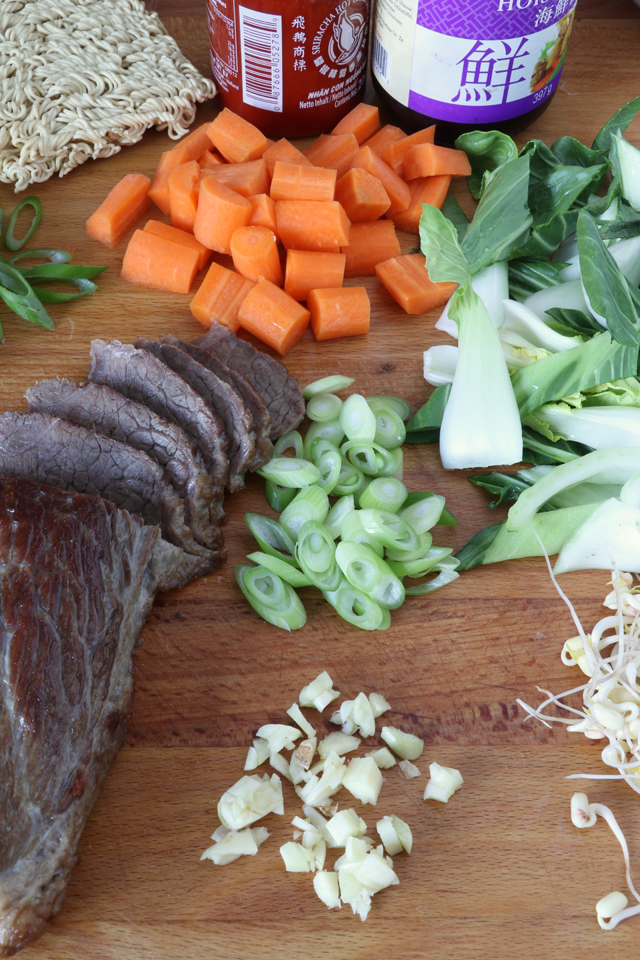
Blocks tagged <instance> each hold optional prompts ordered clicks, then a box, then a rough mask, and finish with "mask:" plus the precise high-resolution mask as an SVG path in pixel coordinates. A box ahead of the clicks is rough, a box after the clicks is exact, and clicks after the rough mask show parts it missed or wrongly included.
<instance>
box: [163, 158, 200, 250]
mask: <svg viewBox="0 0 640 960" xmlns="http://www.w3.org/2000/svg"><path fill="white" fill-rule="evenodd" d="M199 193H200V164H199V163H198V161H197V160H190V161H189V163H181V164H180V166H179V167H176V169H175V170H174V171H173V173H172V174H171V175H170V177H169V207H170V210H171V223H172V224H173V226H174V227H178V228H179V229H180V230H191V232H193V223H194V220H195V218H196V210H197V209H198V194H199Z"/></svg>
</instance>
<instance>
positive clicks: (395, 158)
mask: <svg viewBox="0 0 640 960" xmlns="http://www.w3.org/2000/svg"><path fill="white" fill-rule="evenodd" d="M435 132H436V128H435V125H434V124H432V125H431V126H430V127H425V128H424V130H417V131H416V132H415V133H412V134H411V135H410V136H408V137H403V138H402V139H400V140H396V142H395V143H391V144H389V145H388V146H387V147H386V148H385V149H384V150H383V151H382V154H381V156H382V159H383V160H384V162H385V163H386V164H387V165H388V166H390V167H391V169H392V170H393V171H394V173H397V174H398V176H399V177H402V176H404V174H403V170H402V165H403V163H404V158H405V157H406V155H407V154H408V153H409V150H413V148H414V147H417V146H418V145H419V144H421V143H433V138H434V136H435Z"/></svg>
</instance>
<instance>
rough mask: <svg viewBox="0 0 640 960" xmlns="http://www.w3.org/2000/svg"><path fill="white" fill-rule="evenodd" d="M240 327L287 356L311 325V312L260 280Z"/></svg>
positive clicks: (242, 312) (244, 306)
mask: <svg viewBox="0 0 640 960" xmlns="http://www.w3.org/2000/svg"><path fill="white" fill-rule="evenodd" d="M238 316H239V319H240V326H241V327H242V329H243V330H248V332H249V333H252V334H253V335H254V336H255V337H258V339H259V340H262V341H263V343H266V344H268V345H269V346H270V347H273V349H274V350H277V351H278V353H280V354H282V356H285V354H287V353H289V351H290V350H291V349H292V348H293V347H295V345H296V343H297V342H298V341H299V340H300V337H301V336H302V334H303V333H304V332H305V330H306V329H307V326H308V325H309V316H310V314H309V311H308V310H306V309H305V307H303V306H302V305H301V304H299V303H298V302H297V301H296V300H294V299H293V297H290V296H289V294H288V293H285V292H284V290H281V289H280V287H276V285H275V284H274V283H270V282H269V280H260V282H259V283H257V284H256V285H255V287H253V288H252V289H251V290H250V291H249V293H248V295H247V297H246V298H245V300H244V301H243V303H242V306H241V307H240V312H239V314H238Z"/></svg>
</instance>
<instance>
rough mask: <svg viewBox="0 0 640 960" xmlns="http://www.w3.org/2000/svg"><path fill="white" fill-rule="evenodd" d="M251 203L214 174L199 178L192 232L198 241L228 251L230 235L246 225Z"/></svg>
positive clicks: (211, 247) (210, 247)
mask: <svg viewBox="0 0 640 960" xmlns="http://www.w3.org/2000/svg"><path fill="white" fill-rule="evenodd" d="M251 210H252V207H251V204H250V203H249V201H248V200H247V199H246V197H241V196H240V194H239V193H236V192H235V190H230V189H229V187H225V185H224V184H223V183H218V181H217V180H215V179H214V178H213V177H205V179H204V180H202V181H201V182H200V199H199V200H198V210H197V212H196V219H195V222H194V224H193V232H194V234H195V237H196V239H197V240H199V241H200V243H204V245H205V247H209V249H210V250H217V251H218V253H231V237H232V236H233V234H234V233H235V231H236V230H237V229H238V227H246V225H247V224H248V223H249V218H250V217H251Z"/></svg>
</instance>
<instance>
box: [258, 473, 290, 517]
mask: <svg viewBox="0 0 640 960" xmlns="http://www.w3.org/2000/svg"><path fill="white" fill-rule="evenodd" d="M264 493H265V496H266V498H267V503H268V504H269V506H270V507H271V509H272V510H275V511H276V513H282V511H283V510H284V508H285V507H286V506H287V505H288V504H290V503H291V501H292V500H293V498H294V497H295V495H296V488H295V487H281V486H280V484H279V483H273V481H271V480H266V481H265V485H264Z"/></svg>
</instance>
